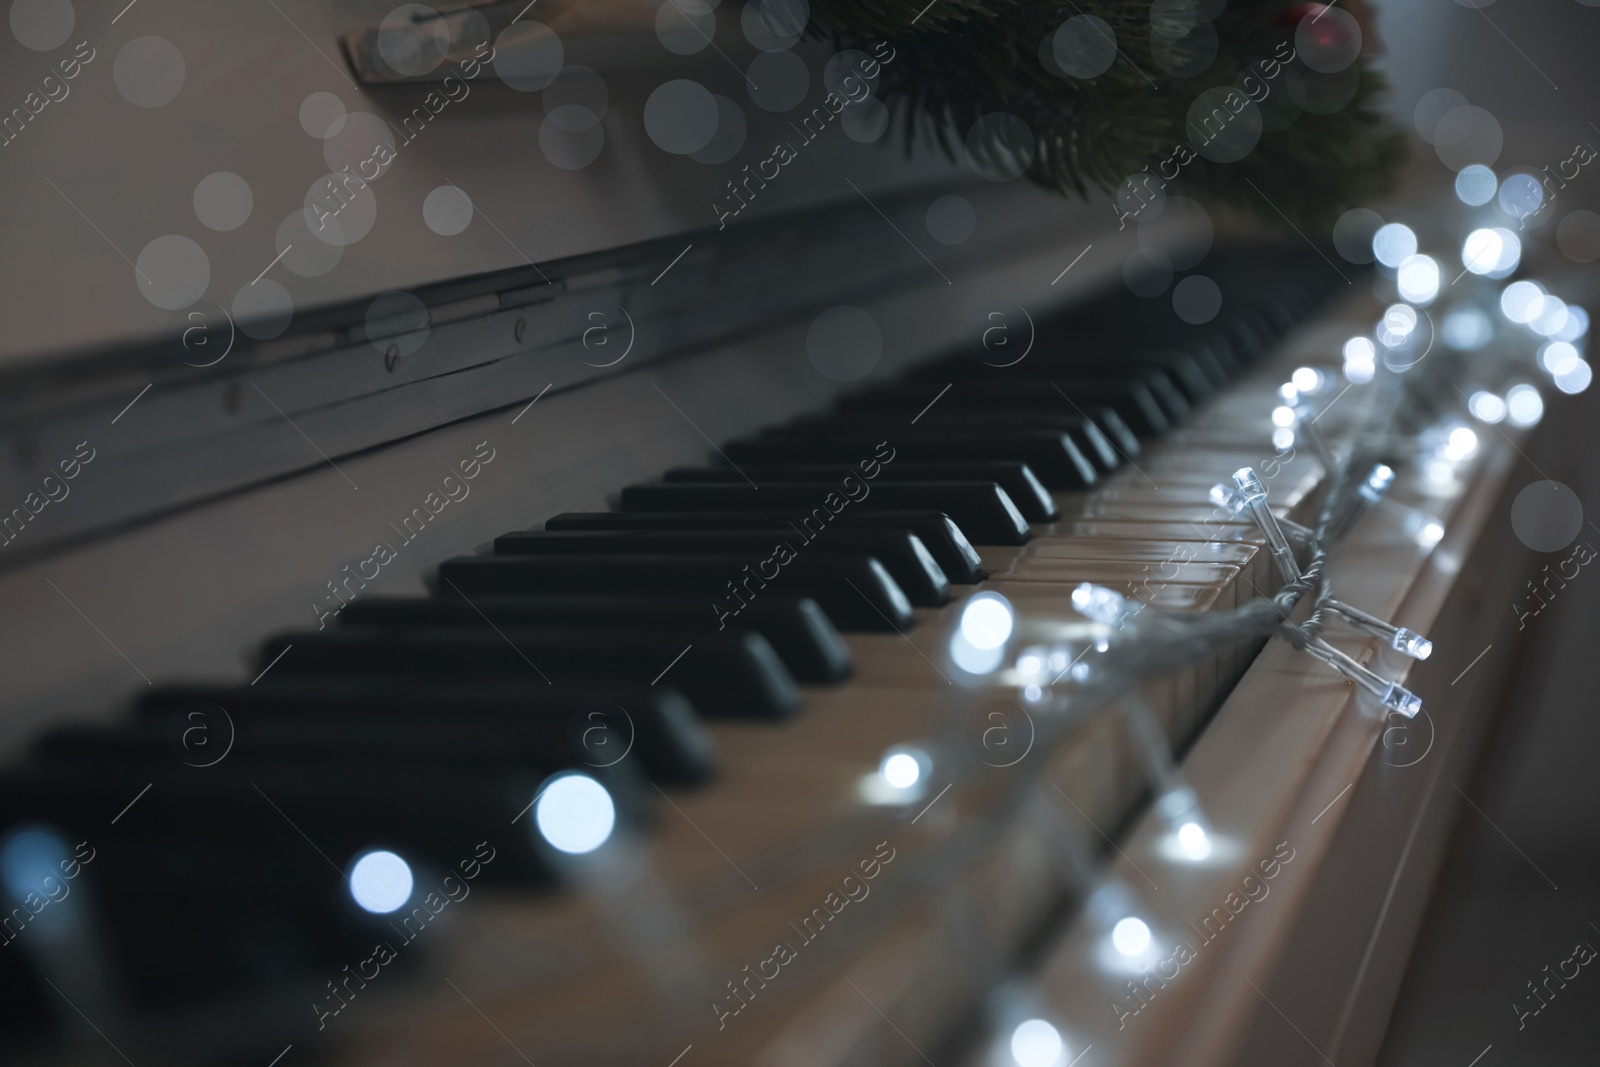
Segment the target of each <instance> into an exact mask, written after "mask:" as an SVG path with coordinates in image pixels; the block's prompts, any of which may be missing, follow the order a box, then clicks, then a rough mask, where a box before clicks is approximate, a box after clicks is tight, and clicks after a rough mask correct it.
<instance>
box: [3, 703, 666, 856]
mask: <svg viewBox="0 0 1600 1067" xmlns="http://www.w3.org/2000/svg"><path fill="white" fill-rule="evenodd" d="M571 770H573V771H577V772H580V773H582V774H585V775H587V776H589V777H591V778H593V779H595V780H596V781H598V782H600V783H601V784H602V785H603V786H605V788H606V791H607V792H608V793H609V794H610V796H611V799H612V803H613V806H614V808H615V812H616V817H617V820H618V821H619V822H620V823H622V824H624V825H633V826H638V825H642V823H643V821H644V811H645V804H646V798H645V796H644V793H643V792H642V789H643V788H644V787H643V786H642V785H641V783H640V782H639V780H638V777H637V775H634V774H632V773H631V772H630V771H628V769H626V768H624V767H621V766H617V767H608V768H594V767H586V766H582V765H581V764H578V765H575V766H573V767H572V768H571ZM563 773H564V772H563ZM548 780H549V779H548V778H547V777H545V776H542V775H539V774H536V773H528V772H524V771H520V770H516V769H511V768H504V767H501V768H473V769H470V770H460V769H455V768H440V767H435V766H430V765H429V764H427V763H425V762H418V761H411V762H397V761H383V762H369V763H365V764H362V765H361V766H359V767H351V766H349V765H348V764H346V763H345V762H343V761H341V760H339V759H337V758H336V757H334V756H331V755H329V756H316V755H313V756H310V757H305V758H295V757H285V756H281V755H279V754H276V753H272V752H253V751H251V750H248V749H246V748H244V747H243V746H242V745H238V744H236V745H235V746H234V750H233V751H232V752H230V753H229V754H228V756H227V757H226V758H224V759H223V760H221V761H219V762H218V763H216V764H214V765H212V766H207V767H190V766H186V765H184V764H183V763H182V762H180V761H179V760H178V759H177V758H176V757H175V756H174V754H173V753H172V752H171V750H170V749H169V747H168V745H167V742H166V739H165V738H164V737H163V736H161V734H160V732H157V734H156V736H154V737H153V738H152V737H151V736H149V735H147V734H138V733H134V732H129V731H119V730H108V729H93V728H73V729H71V730H60V731H55V732H53V733H51V734H48V735H46V736H45V737H43V738H41V739H40V741H39V743H38V745H37V746H36V749H35V752H34V754H33V756H32V758H31V759H29V760H28V761H27V763H25V764H24V765H23V766H22V767H21V768H19V769H18V770H17V771H14V772H12V773H10V774H7V775H6V776H5V777H4V778H0V812H3V813H5V815H7V816H9V817H15V816H17V815H22V816H23V817H25V818H29V819H31V820H35V821H42V822H46V823H49V824H51V825H60V826H64V827H68V828H70V829H72V830H73V831H74V832H75V834H77V835H78V836H82V837H91V836H92V837H96V838H99V839H102V840H103V839H104V838H105V828H106V827H107V825H108V823H109V820H110V819H111V818H113V817H118V814H119V812H121V815H120V817H118V821H117V823H116V834H117V841H118V843H119V844H120V845H121V846H123V848H125V849H126V850H129V851H132V850H137V849H140V848H145V847H149V846H151V845H152V843H156V842H162V843H169V844H171V845H173V846H175V847H182V848H191V849H192V848H196V847H198V846H200V845H201V844H205V845H208V846H210V845H216V844H218V843H223V844H225V843H227V842H230V841H236V840H238V839H239V838H240V837H241V836H244V837H249V836H250V835H252V834H254V835H258V840H260V841H261V842H263V843H264V844H263V847H265V845H266V844H274V845H275V847H277V848H278V849H279V853H280V855H282V856H283V857H284V859H285V862H286V863H293V864H295V865H298V866H302V867H305V868H309V869H313V870H316V869H318V868H323V869H329V870H330V873H333V872H332V870H331V868H329V865H330V864H331V865H333V866H334V867H338V868H339V872H340V874H341V875H342V874H343V873H345V869H346V868H347V867H348V865H349V863H350V861H351V860H353V859H354V858H355V857H356V856H358V855H360V854H361V853H363V852H366V851H368V850H370V849H372V848H374V847H377V848H384V847H388V848H391V849H392V850H393V851H395V852H396V853H397V854H399V855H401V856H402V857H403V858H405V859H406V860H407V862H408V863H411V864H412V866H413V868H415V867H417V866H419V865H421V864H424V863H426V864H432V865H433V866H437V867H449V866H452V865H454V864H455V863H456V861H457V860H458V859H460V858H461V857H464V856H470V855H472V851H473V845H474V844H475V843H476V842H478V841H482V840H484V839H486V838H487V839H489V840H491V841H492V842H493V843H494V845H495V847H496V848H497V849H498V850H499V853H500V857H499V859H497V860H496V862H495V864H494V866H493V878H492V880H493V881H496V882H500V883H503V884H510V885H525V886H550V885H553V884H555V883H556V881H557V880H558V878H559V872H558V870H557V869H556V868H555V867H553V866H552V864H551V857H550V856H549V855H548V854H546V851H545V847H544V846H543V845H542V843H540V842H537V841H535V840H534V838H533V837H532V836H531V835H530V834H528V832H527V830H526V829H525V828H524V829H522V830H520V831H519V830H517V829H515V828H514V827H513V825H512V823H511V820H512V819H513V818H516V817H517V816H518V813H519V812H521V811H522V810H523V809H524V808H526V807H527V806H528V804H529V803H530V802H531V801H532V800H533V799H534V797H535V796H537V795H538V792H539V789H540V788H541V786H542V785H543V784H544V783H546V782H547V781H548ZM146 786H148V787H149V789H148V790H146V788H145V787H146ZM141 792H145V793H147V795H145V796H140V795H139V794H140V793H141ZM136 797H138V800H137V801H136V802H133V801H134V798H136ZM151 801H155V803H151ZM130 802H133V803H131V804H130ZM124 808H126V811H123V810H122V809H124ZM302 835H304V836H302ZM308 839H309V842H314V845H313V844H311V843H308ZM107 847H109V844H108V846H107ZM319 850H320V852H321V853H322V855H320V856H319V855H318V851H319ZM318 873H319V874H320V871H318Z"/></svg>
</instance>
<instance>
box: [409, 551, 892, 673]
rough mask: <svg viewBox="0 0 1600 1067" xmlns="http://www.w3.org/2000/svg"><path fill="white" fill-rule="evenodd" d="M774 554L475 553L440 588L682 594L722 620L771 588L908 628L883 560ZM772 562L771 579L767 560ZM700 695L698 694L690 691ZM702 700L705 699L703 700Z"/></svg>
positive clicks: (445, 574) (864, 620) (862, 619)
mask: <svg viewBox="0 0 1600 1067" xmlns="http://www.w3.org/2000/svg"><path fill="white" fill-rule="evenodd" d="M782 558H784V557H783V556H780V555H777V554H774V555H771V556H769V557H768V558H767V559H764V560H761V561H759V562H756V563H755V564H753V565H752V563H751V561H750V559H749V557H747V556H729V555H719V556H659V555H658V556H618V555H592V556H562V557H551V558H541V557H538V556H524V557H521V558H518V557H515V556H473V557H464V558H461V559H453V560H446V561H445V562H444V563H443V564H441V565H440V567H439V585H440V592H441V593H443V594H446V595H449V594H459V595H461V596H463V597H465V598H467V599H468V600H476V599H477V598H478V597H480V596H484V597H497V596H499V597H520V596H529V595H542V594H545V593H597V594H603V595H614V594H617V593H625V594H626V593H636V592H641V591H648V592H655V593H668V592H670V593H677V594H680V595H681V596H682V597H683V598H684V600H685V602H687V603H691V604H700V605H703V607H702V610H704V611H705V612H706V613H707V615H708V616H709V617H710V618H711V619H712V620H713V621H714V622H717V623H718V624H720V623H721V622H722V620H724V619H732V618H736V617H737V616H738V615H740V614H741V613H742V612H743V611H744V610H745V607H746V606H747V605H748V604H750V603H753V602H755V601H756V600H759V599H760V598H761V596H762V595H763V594H764V593H765V592H766V591H767V590H768V589H769V588H770V589H771V590H772V591H774V592H777V593H783V594H785V595H788V596H808V597H810V598H812V599H813V600H815V601H816V602H817V603H818V604H821V605H822V610H823V611H825V612H827V614H828V618H830V619H832V620H833V624H834V625H835V626H837V627H838V628H839V629H841V630H893V629H905V628H906V627H909V626H910V625H912V623H913V621H914V620H913V618H912V614H911V601H910V600H908V599H907V598H906V594H905V591H904V590H903V589H901V588H900V586H899V583H897V582H896V581H895V580H894V578H893V577H892V576H891V575H890V574H889V572H888V571H887V570H885V569H884V566H883V564H882V563H880V562H878V561H877V560H876V559H874V558H873V557H871V556H867V555H862V554H857V553H832V554H828V555H823V554H820V553H811V554H807V553H805V552H804V550H803V546H795V547H794V548H793V555H792V556H791V557H788V561H787V562H783V563H780V562H779V560H780V559H782ZM766 563H772V564H773V567H774V575H773V576H771V577H768V576H767V574H766V571H765V568H764V566H763V565H764V564H766ZM690 698H691V699H693V694H690ZM697 703H698V702H697Z"/></svg>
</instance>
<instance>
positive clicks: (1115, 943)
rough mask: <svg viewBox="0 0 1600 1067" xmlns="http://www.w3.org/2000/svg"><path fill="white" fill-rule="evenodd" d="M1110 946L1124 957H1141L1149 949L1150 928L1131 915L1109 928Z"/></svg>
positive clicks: (1141, 920)
mask: <svg viewBox="0 0 1600 1067" xmlns="http://www.w3.org/2000/svg"><path fill="white" fill-rule="evenodd" d="M1111 944H1112V947H1114V948H1115V949H1116V950H1117V951H1118V952H1120V953H1122V954H1123V955H1124V956H1142V955H1144V953H1145V951H1146V950H1147V949H1149V947H1150V927H1149V926H1148V925H1147V924H1146V923H1145V921H1144V920H1143V919H1137V918H1134V917H1133V916H1131V915H1130V916H1129V917H1128V918H1126V919H1119V920H1118V921H1117V925H1115V926H1113V927H1112V928H1111Z"/></svg>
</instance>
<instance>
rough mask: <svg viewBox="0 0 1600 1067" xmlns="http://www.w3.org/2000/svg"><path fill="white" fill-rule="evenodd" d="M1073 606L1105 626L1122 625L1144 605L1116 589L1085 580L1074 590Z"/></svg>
mask: <svg viewBox="0 0 1600 1067" xmlns="http://www.w3.org/2000/svg"><path fill="white" fill-rule="evenodd" d="M1072 606H1073V608H1074V609H1075V610H1076V611H1077V612H1078V614H1080V615H1082V616H1084V617H1085V618H1089V619H1093V620H1094V621H1095V622H1098V623H1100V624H1101V625H1104V626H1117V627H1120V626H1121V625H1122V624H1123V623H1124V622H1126V621H1127V620H1129V619H1131V618H1133V616H1135V615H1137V614H1138V613H1139V610H1140V609H1141V608H1143V607H1144V605H1143V604H1142V603H1140V602H1139V601H1137V600H1129V599H1128V598H1127V597H1125V596H1123V595H1122V594H1121V593H1119V592H1117V591H1116V590H1114V589H1107V588H1106V587H1105V586H1103V585H1094V584H1093V583H1090V582H1083V583H1082V584H1080V585H1078V586H1077V587H1076V588H1074V589H1073V590H1072Z"/></svg>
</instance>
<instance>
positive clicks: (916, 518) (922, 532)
mask: <svg viewBox="0 0 1600 1067" xmlns="http://www.w3.org/2000/svg"><path fill="white" fill-rule="evenodd" d="M782 519H783V516H782V515H781V514H774V513H773V512H770V511H569V512H565V513H563V514H561V515H556V516H554V517H552V518H549V519H546V520H545V524H544V528H545V529H546V530H749V529H759V530H763V531H767V532H775V533H779V534H781V533H782V532H783V531H784V530H785V529H787V527H784V526H783V525H782ZM864 528H865V529H879V528H881V529H890V530H904V531H906V532H908V533H914V534H916V535H917V537H918V538H919V539H921V541H922V543H923V544H924V545H926V546H927V549H928V551H929V552H930V553H931V554H932V555H933V558H934V561H935V562H937V563H938V564H939V568H940V569H941V570H943V571H944V573H945V576H946V577H947V578H949V579H950V580H951V581H952V582H963V583H971V582H979V581H982V580H983V577H984V572H983V561H982V560H981V559H979V557H978V550H977V549H975V548H973V547H972V542H971V541H969V540H967V536H966V534H964V533H962V532H961V527H960V526H958V525H956V522H955V520H954V519H952V518H951V517H950V516H948V515H946V514H945V513H944V512H942V511H893V510H884V511H865V512H861V511H847V512H845V513H844V514H842V515H835V516H834V517H833V520H832V521H831V522H830V523H829V524H828V525H827V526H826V527H825V528H824V529H823V530H822V531H821V532H820V533H819V532H817V531H816V530H815V529H809V528H808V529H807V536H812V537H820V536H823V535H825V534H826V533H827V532H828V531H829V530H839V529H864ZM753 606H754V605H752V607H753ZM747 610H748V609H747ZM740 617H741V618H742V617H743V615H742V614H741V616H740Z"/></svg>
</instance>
